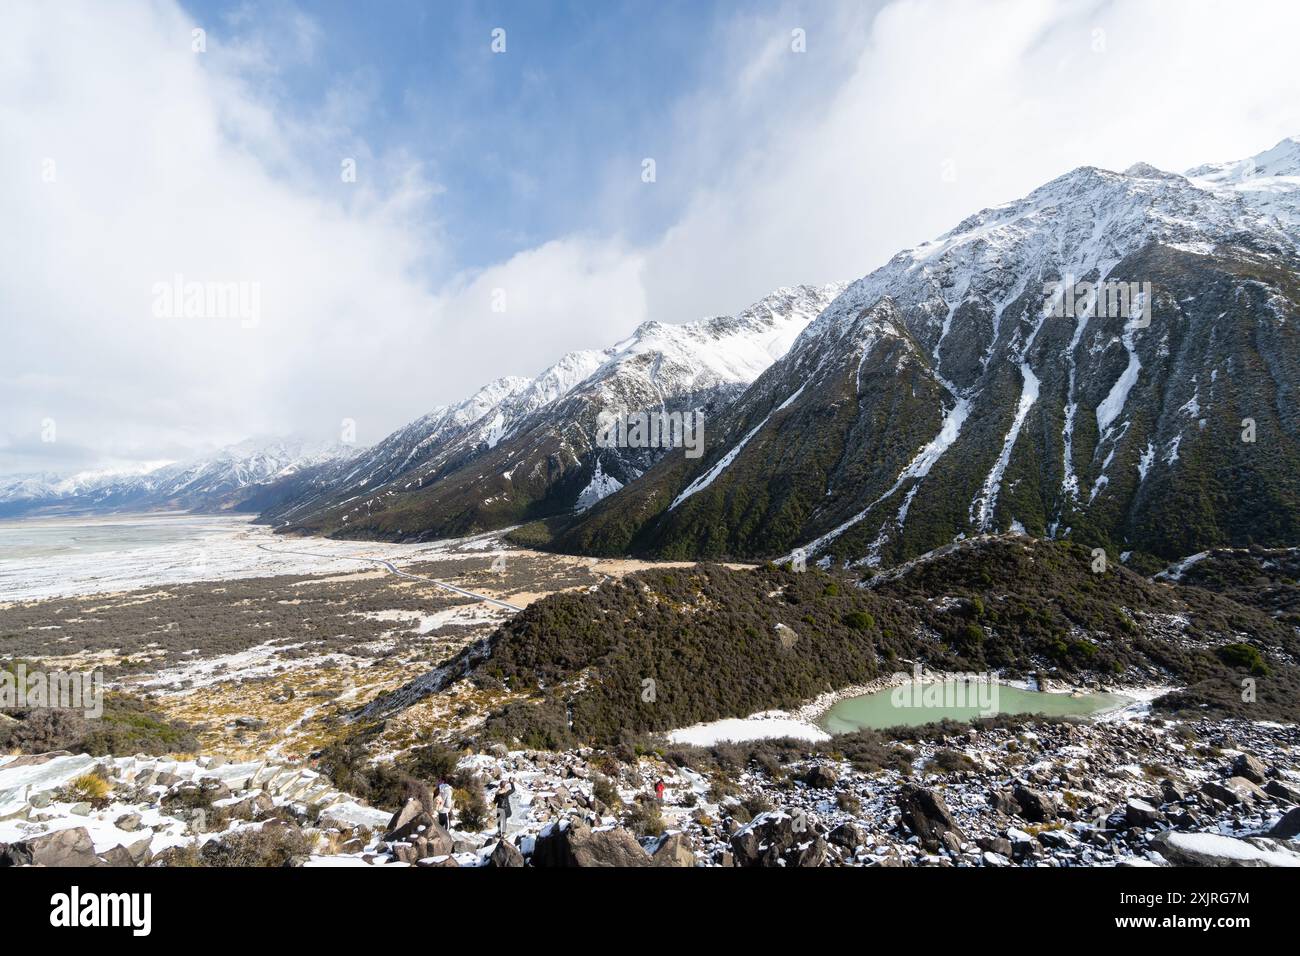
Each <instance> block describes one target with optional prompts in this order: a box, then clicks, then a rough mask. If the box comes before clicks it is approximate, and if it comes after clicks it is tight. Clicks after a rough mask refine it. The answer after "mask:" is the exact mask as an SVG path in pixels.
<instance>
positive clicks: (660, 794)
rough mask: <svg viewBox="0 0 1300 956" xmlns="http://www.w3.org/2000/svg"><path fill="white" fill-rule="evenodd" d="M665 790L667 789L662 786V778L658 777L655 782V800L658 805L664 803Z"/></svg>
mask: <svg viewBox="0 0 1300 956" xmlns="http://www.w3.org/2000/svg"><path fill="white" fill-rule="evenodd" d="M665 789H667V788H666V787H665V786H664V778H663V777H660V778H659V779H658V780H656V781H655V800H657V801H658V802H659V803H663V802H664V790H665Z"/></svg>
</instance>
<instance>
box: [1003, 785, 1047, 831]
mask: <svg viewBox="0 0 1300 956" xmlns="http://www.w3.org/2000/svg"><path fill="white" fill-rule="evenodd" d="M1012 796H1013V797H1014V798H1015V801H1016V805H1017V806H1019V807H1020V815H1021V816H1022V817H1024V818H1025V819H1026V820H1028V821H1029V822H1030V823H1044V822H1046V821H1048V820H1054V819H1056V802H1055V801H1054V800H1053V799H1052V797H1051V795H1050V794H1047V793H1043V792H1042V791H1041V790H1035V789H1033V788H1031V787H1017V788H1016V789H1015V792H1014V793H1013V794H1012Z"/></svg>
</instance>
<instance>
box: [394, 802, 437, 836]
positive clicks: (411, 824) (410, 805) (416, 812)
mask: <svg viewBox="0 0 1300 956" xmlns="http://www.w3.org/2000/svg"><path fill="white" fill-rule="evenodd" d="M435 825H436V824H435V822H434V819H433V816H432V814H430V813H429V811H428V810H426V809H425V807H424V804H423V803H421V802H420V801H419V800H417V799H415V797H411V798H410V799H408V800H407V801H406V803H405V804H403V805H402V809H400V810H398V811H397V812H396V813H394V814H393V817H392V819H391V820H389V821H388V828H387V829H386V830H385V831H384V841H385V842H388V843H391V842H393V841H395V840H408V839H410V838H411V837H413V836H417V835H419V834H421V833H423V832H424V831H425V830H427V829H428V828H429V827H431V826H435Z"/></svg>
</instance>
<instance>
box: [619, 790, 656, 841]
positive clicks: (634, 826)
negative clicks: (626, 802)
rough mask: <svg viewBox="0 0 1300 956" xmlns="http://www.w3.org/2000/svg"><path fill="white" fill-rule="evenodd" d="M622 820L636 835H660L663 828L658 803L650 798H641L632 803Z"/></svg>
mask: <svg viewBox="0 0 1300 956" xmlns="http://www.w3.org/2000/svg"><path fill="white" fill-rule="evenodd" d="M623 822H624V823H625V824H626V825H627V826H628V827H629V828H630V829H631V830H632V832H633V833H635V834H636V835H637V836H643V837H644V836H662V835H663V832H664V829H665V828H664V818H663V814H662V813H660V812H659V804H658V802H657V801H655V800H653V799H650V798H642V799H640V800H638V801H637V802H636V803H634V804H633V805H632V807H631V809H629V810H628V812H627V813H626V814H624V816H623Z"/></svg>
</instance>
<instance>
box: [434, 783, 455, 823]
mask: <svg viewBox="0 0 1300 956" xmlns="http://www.w3.org/2000/svg"><path fill="white" fill-rule="evenodd" d="M434 806H435V807H436V808H437V810H438V826H440V827H442V828H443V829H444V830H450V829H451V811H452V810H453V809H454V808H455V806H456V797H455V794H454V793H453V792H452V789H451V784H449V783H448V782H447V781H446V780H439V781H438V797H437V799H436V800H435V801H434Z"/></svg>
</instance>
